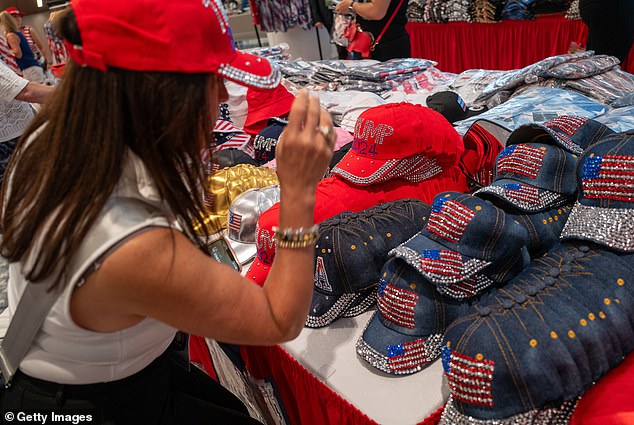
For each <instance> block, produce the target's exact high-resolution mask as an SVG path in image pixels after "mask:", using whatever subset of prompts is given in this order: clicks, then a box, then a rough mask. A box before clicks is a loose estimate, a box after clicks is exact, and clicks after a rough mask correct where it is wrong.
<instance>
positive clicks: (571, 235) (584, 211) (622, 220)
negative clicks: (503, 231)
mask: <svg viewBox="0 0 634 425" xmlns="http://www.w3.org/2000/svg"><path fill="white" fill-rule="evenodd" d="M577 179H578V184H579V188H580V193H579V197H578V198H577V202H576V203H575V206H574V207H573V209H572V212H571V213H570V217H568V221H567V222H566V226H565V227H564V229H563V231H562V234H561V237H562V239H582V240H589V241H593V242H596V243H598V244H601V245H604V246H607V247H610V248H612V249H614V250H616V251H622V252H628V253H634V130H630V131H628V132H625V133H616V134H613V135H610V136H607V137H606V138H604V139H603V140H602V141H601V142H599V143H597V144H595V145H594V146H591V147H590V148H588V149H587V150H586V151H585V152H584V154H583V155H582V156H581V158H580V159H579V165H578V167H577Z"/></svg>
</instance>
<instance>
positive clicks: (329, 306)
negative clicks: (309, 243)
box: [306, 199, 430, 328]
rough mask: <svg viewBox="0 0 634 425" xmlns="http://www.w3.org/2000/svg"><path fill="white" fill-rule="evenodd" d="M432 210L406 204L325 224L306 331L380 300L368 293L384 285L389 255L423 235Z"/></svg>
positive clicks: (420, 204) (347, 214) (417, 203)
mask: <svg viewBox="0 0 634 425" xmlns="http://www.w3.org/2000/svg"><path fill="white" fill-rule="evenodd" d="M429 208H430V207H429V205H426V204H425V203H423V202H421V201H418V200H415V199H402V200H398V201H394V202H390V203H386V204H380V205H377V206H374V207H371V208H368V209H366V210H363V211H361V212H358V213H351V212H345V213H342V214H338V215H336V216H334V217H332V218H329V219H327V220H325V221H323V222H322V223H321V224H320V226H319V227H320V228H319V239H318V240H317V243H316V244H315V262H316V264H315V280H314V291H313V299H312V303H311V307H310V310H309V312H308V318H307V319H306V326H307V327H310V328H318V327H322V326H326V325H328V324H330V323H332V322H333V321H335V320H336V319H337V318H339V317H341V316H342V315H343V314H344V312H345V311H346V310H347V309H348V308H349V307H351V306H353V304H359V303H361V302H360V301H359V298H360V297H362V296H365V297H368V296H371V297H374V293H373V292H374V291H372V292H370V293H368V291H367V290H369V289H371V288H374V287H375V286H376V284H377V283H378V281H379V277H380V271H381V267H382V266H383V264H384V263H385V260H386V259H387V257H388V252H389V251H390V250H391V249H392V248H394V247H396V246H398V245H399V244H401V243H403V242H404V241H406V240H407V239H408V238H410V237H411V236H412V235H413V234H415V233H416V232H417V231H418V230H420V228H421V226H422V225H423V223H424V222H423V218H424V217H426V216H427V214H429ZM373 299H374V298H372V300H373ZM361 304H363V303H361Z"/></svg>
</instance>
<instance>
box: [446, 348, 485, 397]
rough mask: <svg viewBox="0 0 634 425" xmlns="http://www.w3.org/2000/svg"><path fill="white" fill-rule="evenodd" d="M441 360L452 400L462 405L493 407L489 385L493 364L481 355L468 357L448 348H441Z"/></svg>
mask: <svg viewBox="0 0 634 425" xmlns="http://www.w3.org/2000/svg"><path fill="white" fill-rule="evenodd" d="M441 358H442V364H443V368H444V370H445V375H446V376H447V380H448V382H449V388H450V389H451V395H452V397H453V398H455V399H456V400H460V401H462V402H463V403H469V404H479V405H482V406H489V407H490V406H493V393H492V392H491V383H492V381H493V371H494V369H495V362H493V361H492V360H487V359H485V358H484V357H483V356H482V355H481V354H478V355H477V356H476V358H473V357H469V356H467V355H464V354H461V353H458V352H456V351H455V350H452V349H451V348H449V347H443V349H442V352H441Z"/></svg>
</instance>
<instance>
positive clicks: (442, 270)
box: [421, 249, 463, 280]
mask: <svg viewBox="0 0 634 425" xmlns="http://www.w3.org/2000/svg"><path fill="white" fill-rule="evenodd" d="M422 254H423V258H422V259H421V266H422V268H423V270H425V271H426V272H428V273H431V274H438V275H445V276H450V277H453V278H455V279H456V280H462V278H463V275H462V255H460V254H458V253H457V252H454V251H447V250H438V249H425V250H423V253H422Z"/></svg>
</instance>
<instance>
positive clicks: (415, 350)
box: [387, 339, 429, 372]
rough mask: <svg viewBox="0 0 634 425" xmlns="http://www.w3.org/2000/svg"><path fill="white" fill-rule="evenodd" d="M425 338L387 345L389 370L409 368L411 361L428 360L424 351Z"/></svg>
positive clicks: (421, 361)
mask: <svg viewBox="0 0 634 425" xmlns="http://www.w3.org/2000/svg"><path fill="white" fill-rule="evenodd" d="M425 345H426V343H425V340H424V339H417V340H416V341H412V342H406V343H404V344H395V345H388V347H387V358H388V360H387V362H388V366H389V368H390V370H392V371H394V372H396V371H400V370H403V369H410V368H411V364H412V363H416V364H420V363H426V362H427V361H429V360H428V358H427V355H426V353H425V351H426V350H425Z"/></svg>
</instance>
